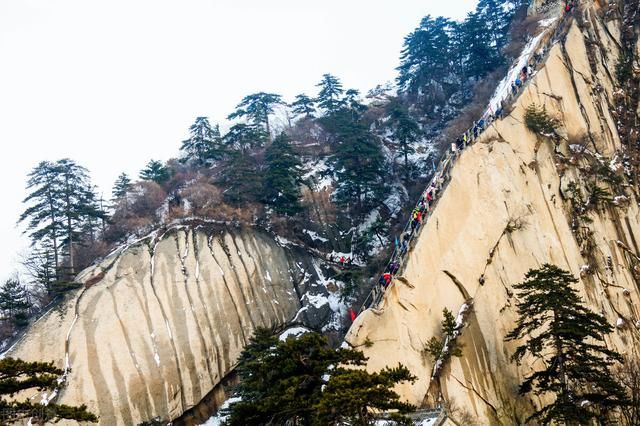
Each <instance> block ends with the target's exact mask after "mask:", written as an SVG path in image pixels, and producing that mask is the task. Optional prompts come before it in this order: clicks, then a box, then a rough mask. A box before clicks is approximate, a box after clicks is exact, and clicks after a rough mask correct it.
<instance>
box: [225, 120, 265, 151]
mask: <svg viewBox="0 0 640 426" xmlns="http://www.w3.org/2000/svg"><path fill="white" fill-rule="evenodd" d="M222 141H223V143H224V145H225V147H226V150H227V152H229V151H236V152H241V153H242V154H247V153H248V151H249V150H250V149H253V148H257V147H260V146H263V145H264V143H265V142H266V141H267V133H266V132H265V131H264V129H263V128H262V127H261V126H256V125H253V124H244V123H239V124H235V125H233V126H232V127H231V128H230V129H229V132H227V134H226V135H224V137H223V138H222Z"/></svg>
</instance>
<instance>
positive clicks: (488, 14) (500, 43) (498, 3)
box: [476, 0, 515, 52]
mask: <svg viewBox="0 0 640 426" xmlns="http://www.w3.org/2000/svg"><path fill="white" fill-rule="evenodd" d="M514 11H515V5H514V4H513V3H512V2H511V1H505V0H479V1H478V5H477V6H476V13H477V14H478V16H479V17H480V18H481V19H482V20H483V22H484V26H485V28H486V32H487V35H488V36H489V38H490V40H491V41H490V45H491V47H493V48H494V49H495V50H496V51H497V52H500V51H501V50H502V49H503V48H504V47H505V46H506V45H507V42H508V36H509V25H510V23H511V18H512V17H513V14H514Z"/></svg>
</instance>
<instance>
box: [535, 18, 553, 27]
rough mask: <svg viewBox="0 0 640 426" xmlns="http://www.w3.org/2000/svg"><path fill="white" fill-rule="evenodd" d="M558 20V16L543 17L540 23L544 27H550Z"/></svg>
mask: <svg viewBox="0 0 640 426" xmlns="http://www.w3.org/2000/svg"><path fill="white" fill-rule="evenodd" d="M557 20H558V18H548V19H542V20H541V21H540V22H538V25H539V26H541V27H543V28H549V27H550V26H551V25H552V24H553V23H554V22H556V21H557Z"/></svg>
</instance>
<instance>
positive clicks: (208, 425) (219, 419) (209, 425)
mask: <svg viewBox="0 0 640 426" xmlns="http://www.w3.org/2000/svg"><path fill="white" fill-rule="evenodd" d="M239 401H242V398H239V397H233V398H229V399H227V400H226V401H225V402H224V404H222V405H221V406H220V409H219V410H218V413H217V414H216V415H215V416H213V417H210V418H209V420H207V421H206V422H204V423H202V424H201V425H199V426H222V425H223V424H224V422H225V420H227V416H223V415H222V414H221V412H222V411H223V410H226V409H227V408H229V406H230V405H231V404H233V403H234V402H239Z"/></svg>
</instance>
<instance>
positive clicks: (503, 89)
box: [488, 31, 545, 112]
mask: <svg viewBox="0 0 640 426" xmlns="http://www.w3.org/2000/svg"><path fill="white" fill-rule="evenodd" d="M544 34H545V31H543V32H542V33H540V34H538V35H537V36H535V37H534V38H532V39H531V40H529V42H528V43H527V45H526V46H525V48H524V49H523V51H522V54H520V57H519V58H518V60H517V61H516V62H515V65H514V66H513V67H512V68H511V69H510V70H509V73H508V74H507V76H506V77H505V78H503V79H502V81H500V84H498V88H497V89H496V91H495V93H494V94H493V97H492V98H491V100H490V101H489V110H488V112H495V111H496V109H498V108H499V106H500V102H502V100H503V99H505V98H506V97H507V96H508V95H509V91H510V90H511V83H512V82H513V81H515V80H516V78H517V77H518V74H519V73H520V71H521V70H522V67H524V66H525V65H527V64H528V63H529V57H530V56H531V54H532V53H533V51H534V50H535V49H536V47H537V46H538V43H539V42H540V40H541V39H542V36H543V35H544Z"/></svg>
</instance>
